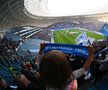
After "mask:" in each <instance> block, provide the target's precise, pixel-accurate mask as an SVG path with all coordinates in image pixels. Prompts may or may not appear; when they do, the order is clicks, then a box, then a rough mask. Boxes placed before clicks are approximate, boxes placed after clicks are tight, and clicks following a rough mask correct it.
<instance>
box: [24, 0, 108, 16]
mask: <svg viewBox="0 0 108 90" xmlns="http://www.w3.org/2000/svg"><path fill="white" fill-rule="evenodd" d="M24 6H25V8H26V10H27V11H28V12H30V13H31V14H33V15H37V16H42V17H58V16H59V17H60V16H75V15H90V14H100V13H106V12H108V0H24Z"/></svg>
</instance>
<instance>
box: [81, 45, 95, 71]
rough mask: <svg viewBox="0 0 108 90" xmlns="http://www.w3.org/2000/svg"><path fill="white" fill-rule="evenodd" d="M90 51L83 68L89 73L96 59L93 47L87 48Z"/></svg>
mask: <svg viewBox="0 0 108 90" xmlns="http://www.w3.org/2000/svg"><path fill="white" fill-rule="evenodd" d="M87 49H88V51H89V56H88V58H87V61H86V62H85V64H84V65H83V68H84V69H85V70H86V71H87V70H88V69H89V68H90V64H91V62H92V61H93V59H94V56H93V53H94V49H93V47H91V46H88V47H87Z"/></svg>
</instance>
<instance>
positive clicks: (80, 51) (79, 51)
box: [43, 43, 88, 57]
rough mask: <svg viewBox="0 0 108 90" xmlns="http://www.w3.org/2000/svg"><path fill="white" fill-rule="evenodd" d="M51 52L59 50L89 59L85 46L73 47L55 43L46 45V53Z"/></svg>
mask: <svg viewBox="0 0 108 90" xmlns="http://www.w3.org/2000/svg"><path fill="white" fill-rule="evenodd" d="M51 50H59V51H62V52H64V53H65V54H73V55H77V56H83V57H88V50H87V48H86V47H85V46H81V45H71V44H55V43H46V45H45V48H44V50H43V51H44V53H47V52H49V51H51Z"/></svg>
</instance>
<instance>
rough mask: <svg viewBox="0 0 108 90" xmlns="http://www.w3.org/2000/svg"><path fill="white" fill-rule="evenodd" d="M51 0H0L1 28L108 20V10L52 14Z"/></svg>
mask: <svg viewBox="0 0 108 90" xmlns="http://www.w3.org/2000/svg"><path fill="white" fill-rule="evenodd" d="M49 1H50V0H49ZM49 1H47V0H0V28H1V30H3V29H8V28H11V27H15V26H20V25H36V26H47V25H50V24H53V23H55V22H78V21H90V20H92V21H93V20H100V21H104V20H108V13H107V12H102V14H97V15H80V16H78V15H77V16H73V15H70V16H67V15H66V16H63V15H62V16H60V15H59V16H58V15H55V16H54V14H53V15H52V14H51V13H50V12H49V11H48V8H49V7H47V6H48V2H49ZM54 1H55V0H54ZM62 1H64V0H62ZM82 1H83V0H82ZM100 1H101V0H100ZM103 1H104V0H103ZM49 6H50V5H49ZM78 7H79V6H78ZM31 10H32V11H31ZM34 12H35V13H34Z"/></svg>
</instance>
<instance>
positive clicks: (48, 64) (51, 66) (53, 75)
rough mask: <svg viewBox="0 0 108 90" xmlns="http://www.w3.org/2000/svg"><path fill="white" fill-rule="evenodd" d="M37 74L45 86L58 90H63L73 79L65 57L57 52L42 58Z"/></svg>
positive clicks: (53, 51)
mask: <svg viewBox="0 0 108 90" xmlns="http://www.w3.org/2000/svg"><path fill="white" fill-rule="evenodd" d="M39 74H40V77H41V79H42V80H43V82H44V84H45V85H46V86H48V87H52V88H58V89H61V88H64V87H65V86H66V85H67V84H68V83H70V81H72V80H73V78H74V76H73V74H72V69H71V67H70V66H69V62H68V60H67V57H66V56H65V54H64V53H62V52H60V51H57V50H52V51H50V52H48V53H47V54H45V55H44V56H43V57H42V60H41V62H40V70H39Z"/></svg>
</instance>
